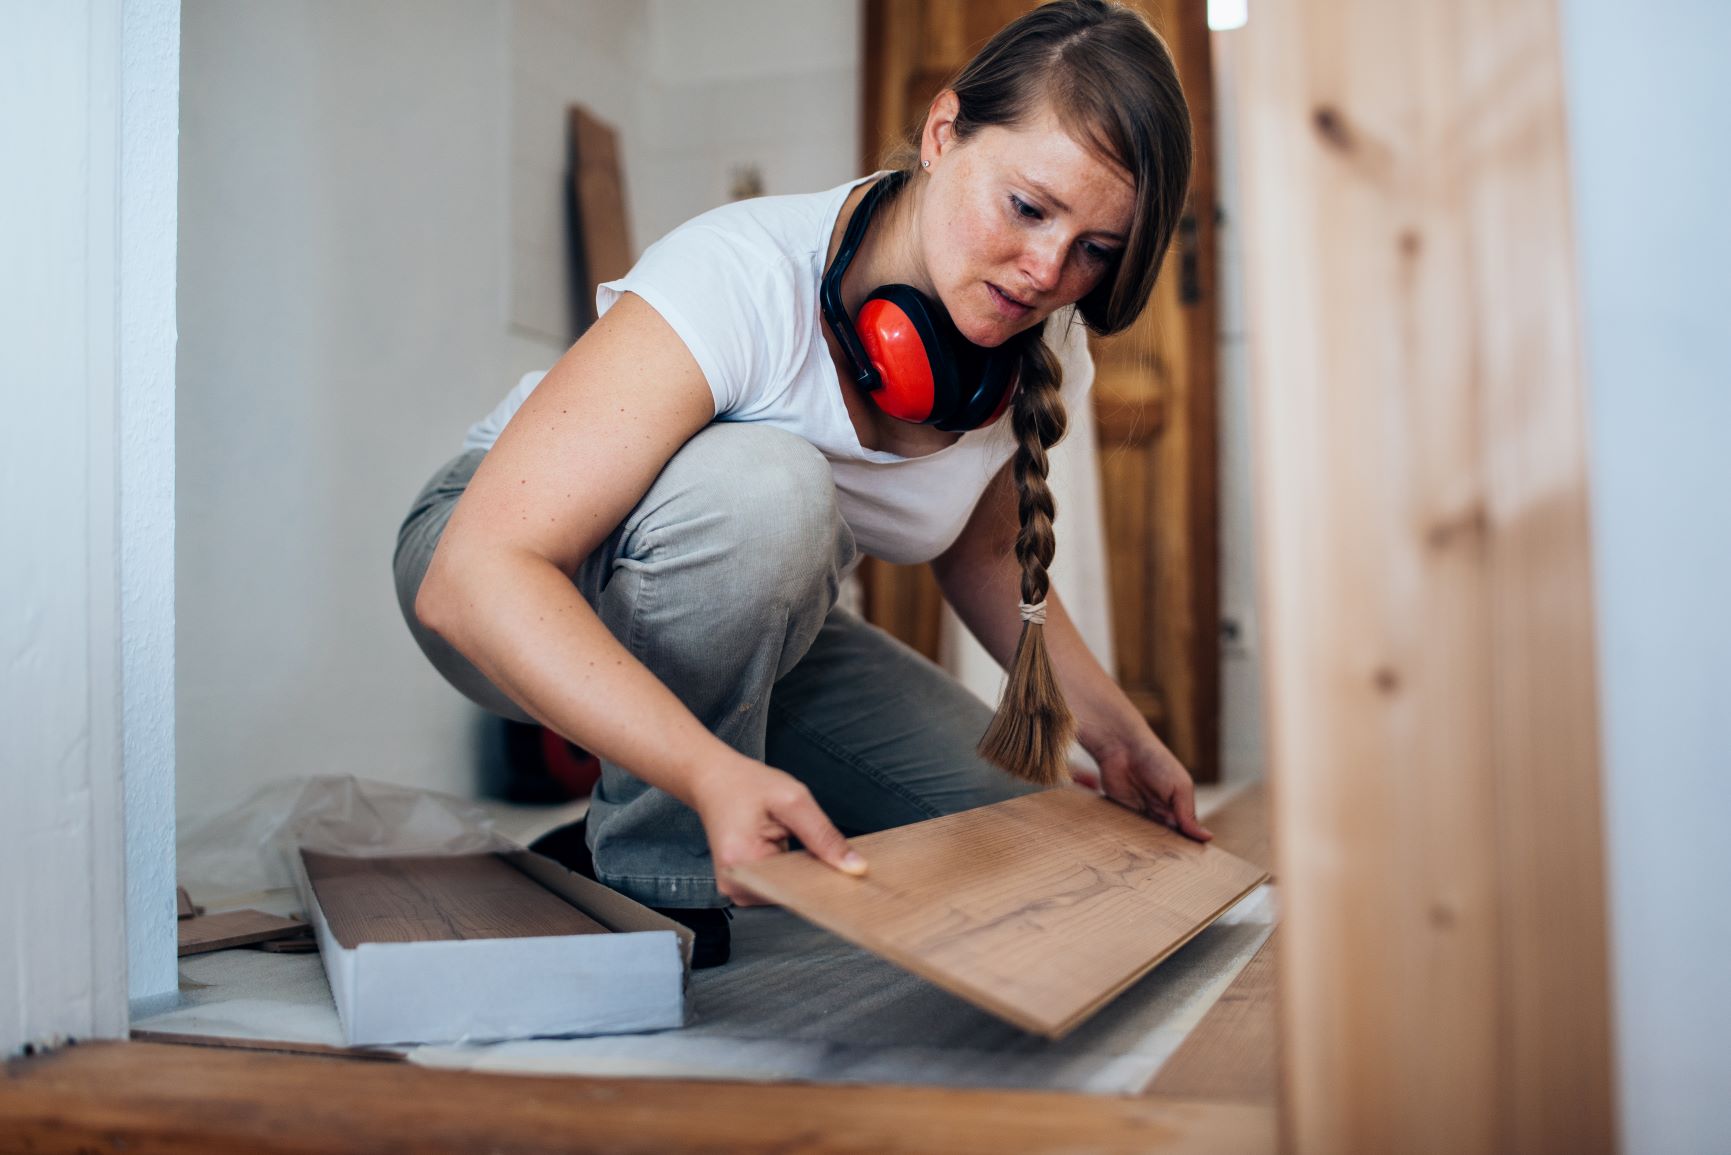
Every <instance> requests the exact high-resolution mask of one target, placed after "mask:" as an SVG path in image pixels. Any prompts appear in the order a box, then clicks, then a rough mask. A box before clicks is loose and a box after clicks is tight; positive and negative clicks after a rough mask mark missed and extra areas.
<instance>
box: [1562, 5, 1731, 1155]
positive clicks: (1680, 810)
mask: <svg viewBox="0 0 1731 1155" xmlns="http://www.w3.org/2000/svg"><path fill="white" fill-rule="evenodd" d="M1562 15H1563V20H1564V32H1565V50H1566V65H1567V69H1568V101H1569V127H1570V135H1571V142H1570V143H1571V148H1572V152H1573V164H1574V192H1575V209H1576V226H1577V251H1578V254H1579V258H1580V263H1579V270H1580V284H1581V294H1582V316H1583V319H1584V331H1585V334H1586V343H1585V350H1586V354H1587V364H1588V373H1589V378H1590V399H1591V406H1592V409H1591V422H1592V443H1591V444H1592V454H1593V523H1594V524H1593V532H1594V555H1595V556H1594V562H1595V571H1596V579H1597V583H1598V588H1597V598H1598V615H1599V663H1600V671H1601V673H1600V681H1601V699H1602V708H1603V718H1604V721H1603V725H1604V752H1605V775H1606V791H1605V815H1606V830H1607V833H1608V840H1609V860H1610V861H1609V866H1610V900H1611V926H1612V942H1613V963H1614V982H1615V992H1616V1017H1615V1029H1616V1034H1617V1038H1616V1046H1617V1062H1618V1068H1619V1071H1618V1075H1619V1077H1618V1091H1619V1099H1620V1102H1619V1109H1620V1112H1621V1122H1622V1131H1623V1146H1624V1148H1625V1149H1626V1150H1628V1151H1632V1152H1677V1153H1679V1155H1681V1153H1684V1152H1701V1151H1724V1150H1727V1149H1728V1148H1731V1094H1728V1093H1727V1092H1728V1090H1731V998H1728V997H1727V995H1726V993H1725V982H1724V978H1725V973H1726V959H1727V958H1728V957H1731V903H1728V902H1727V899H1726V896H1727V894H1728V893H1731V837H1727V834H1726V826H1727V822H1728V821H1731V734H1728V731H1727V723H1728V722H1731V453H1728V452H1727V449H1726V446H1727V439H1728V437H1731V337H1728V336H1727V334H1731V319H1728V314H1727V308H1728V306H1731V225H1728V224H1727V218H1726V215H1725V209H1726V205H1727V204H1731V152H1728V151H1727V149H1726V147H1725V141H1726V130H1725V115H1726V111H1727V109H1731V73H1727V71H1726V69H1725V64H1724V60H1723V57H1724V50H1725V48H1726V46H1727V45H1731V6H1727V5H1725V4H1723V3H1720V2H1718V0H1662V2H1660V3H1656V4H1633V3H1628V2H1627V0H1565V2H1564V3H1563V5H1562Z"/></svg>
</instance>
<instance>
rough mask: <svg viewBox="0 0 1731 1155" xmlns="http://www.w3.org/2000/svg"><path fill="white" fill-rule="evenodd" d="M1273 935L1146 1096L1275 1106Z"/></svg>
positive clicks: (1276, 1059)
mask: <svg viewBox="0 0 1731 1155" xmlns="http://www.w3.org/2000/svg"><path fill="white" fill-rule="evenodd" d="M1279 935H1280V932H1279V931H1278V930H1276V931H1275V932H1274V933H1273V934H1271V935H1269V936H1268V941H1267V942H1265V943H1263V944H1262V949H1261V950H1259V951H1257V952H1256V957H1254V958H1252V959H1251V960H1250V962H1249V964H1248V965H1246V966H1245V968H1244V969H1243V970H1242V971H1240V972H1238V977H1237V978H1235V979H1233V980H1232V985H1231V986H1229V987H1227V988H1226V991H1225V993H1223V994H1222V995H1221V996H1220V1000H1219V1001H1218V1002H1216V1003H1215V1004H1214V1006H1212V1007H1211V1008H1209V1011H1208V1013H1207V1014H1206V1015H1204V1016H1202V1021H1201V1022H1200V1023H1197V1024H1196V1027H1195V1029H1194V1030H1192V1031H1191V1032H1190V1034H1189V1036H1188V1037H1187V1038H1186V1039H1185V1040H1184V1042H1183V1043H1182V1044H1180V1045H1179V1047H1178V1050H1177V1051H1176V1052H1174V1053H1173V1055H1172V1057H1171V1058H1170V1059H1167V1060H1166V1065H1165V1066H1163V1067H1161V1068H1160V1071H1159V1073H1158V1074H1157V1075H1155V1076H1154V1081H1153V1083H1151V1084H1149V1087H1148V1090H1147V1094H1150V1095H1172V1096H1177V1097H1180V1098H1189V1097H1193V1098H1197V1099H1224V1100H1235V1101H1240V1102H1247V1103H1267V1104H1269V1105H1270V1106H1272V1105H1273V1104H1274V1101H1275V1097H1276V1095H1277V1094H1278V1093H1279V1090H1280V1072H1279V1053H1278V1052H1279V1046H1280V1041H1279V1036H1278V1035H1277V1034H1276V1033H1275V1032H1276V1027H1275V981H1274V980H1275V946H1274V943H1275V940H1276V939H1277V938H1278V937H1279Z"/></svg>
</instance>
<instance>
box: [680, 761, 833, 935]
mask: <svg viewBox="0 0 1731 1155" xmlns="http://www.w3.org/2000/svg"><path fill="white" fill-rule="evenodd" d="M693 793H694V794H695V798H694V809H696V811H697V815H698V817H699V818H701V819H702V820H703V830H704V833H705V834H707V835H708V836H709V852H710V856H711V857H712V859H713V860H714V863H715V888H716V889H717V890H719V891H720V892H721V893H722V894H723V895H725V896H727V897H728V898H730V899H732V900H733V902H734V903H735V904H736V905H739V906H758V905H761V904H764V903H765V902H766V901H767V900H765V899H763V898H761V897H759V896H758V895H756V894H753V893H752V892H751V891H750V890H748V889H747V888H746V887H744V886H743V885H741V884H740V883H739V882H737V881H735V880H734V879H733V878H732V877H730V873H731V868H732V867H735V866H739V865H742V864H744V863H747V862H755V861H757V860H758V859H760V858H768V857H769V856H770V855H772V854H780V853H781V852H782V851H784V850H786V849H787V840H788V839H789V838H797V839H799V841H800V843H801V844H802V845H803V846H804V847H805V849H806V850H808V851H810V852H811V854H812V856H813V857H814V858H816V859H818V860H819V861H820V862H824V863H827V864H828V865H830V866H832V867H834V868H835V869H837V870H839V871H841V872H842V873H844V874H852V875H855V876H858V875H862V874H864V873H865V872H866V863H865V859H863V858H861V857H860V856H859V854H858V853H857V852H856V851H854V850H853V849H852V848H850V847H849V846H848V844H847V839H845V838H843V837H842V834H841V831H839V830H837V829H836V828H835V826H834V824H832V823H831V822H830V820H829V818H828V817H827V816H826V815H825V814H824V812H823V810H822V809H821V808H820V807H819V806H818V804H817V800H816V799H815V798H813V797H812V795H811V791H810V790H808V789H807V788H806V785H805V783H803V782H801V781H800V780H799V779H797V778H795V777H794V776H793V775H791V774H787V773H784V772H783V771H780V770H777V769H775V768H773V767H771V766H766V765H764V764H763V763H762V762H756V761H753V760H751V759H749V758H744V757H741V758H740V759H739V760H738V761H737V762H734V763H732V764H730V765H729V766H728V767H727V768H726V769H725V770H713V771H711V772H710V773H709V774H707V775H705V776H704V778H703V781H702V782H701V783H700V784H699V785H698V786H697V788H696V789H695V790H694V792H693Z"/></svg>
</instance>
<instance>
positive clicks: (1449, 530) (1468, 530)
mask: <svg viewBox="0 0 1731 1155" xmlns="http://www.w3.org/2000/svg"><path fill="white" fill-rule="evenodd" d="M1490 528H1491V517H1490V513H1489V512H1488V511H1487V510H1486V509H1485V507H1484V503H1483V502H1478V501H1475V502H1473V503H1472V505H1470V506H1468V507H1467V508H1466V509H1464V510H1462V511H1461V512H1460V513H1457V514H1455V515H1453V516H1452V517H1444V518H1440V519H1438V520H1437V521H1434V522H1432V523H1431V526H1430V528H1429V529H1427V530H1425V535H1424V539H1425V542H1426V544H1428V545H1429V546H1430V547H1431V548H1432V549H1447V548H1449V547H1450V546H1452V545H1453V544H1455V542H1456V541H1458V540H1459V539H1461V538H1463V537H1464V538H1467V539H1469V540H1473V541H1477V540H1479V539H1481V538H1483V537H1484V536H1485V535H1486V534H1487V533H1489V532H1490Z"/></svg>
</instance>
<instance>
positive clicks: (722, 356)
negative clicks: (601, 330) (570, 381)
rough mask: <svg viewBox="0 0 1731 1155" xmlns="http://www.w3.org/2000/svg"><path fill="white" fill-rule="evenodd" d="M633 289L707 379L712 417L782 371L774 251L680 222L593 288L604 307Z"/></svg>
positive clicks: (779, 272)
mask: <svg viewBox="0 0 1731 1155" xmlns="http://www.w3.org/2000/svg"><path fill="white" fill-rule="evenodd" d="M625 293H636V294H637V295H638V296H639V297H641V298H643V300H644V301H646V302H648V304H649V306H650V307H651V308H653V309H654V310H655V311H656V312H657V313H659V314H661V317H662V319H663V320H665V321H666V322H667V323H668V325H670V326H672V328H673V331H674V332H675V333H677V334H679V339H680V340H682V341H684V342H685V347H686V348H687V349H689V350H690V351H691V355H692V357H693V358H695V359H696V361H697V365H698V368H700V369H702V370H703V376H704V379H705V380H706V381H708V382H709V391H710V393H711V394H712V395H713V396H714V398H715V415H716V417H726V416H729V415H731V414H736V413H740V412H742V411H745V410H748V409H749V408H750V407H751V403H752V399H753V397H754V396H756V395H757V394H758V393H760V392H762V391H763V390H765V389H768V388H771V387H773V386H774V385H775V384H777V383H778V382H779V381H780V379H781V377H782V376H784V375H785V372H786V368H787V365H786V362H787V360H788V357H787V351H786V348H787V344H788V341H787V337H788V328H789V325H790V323H791V322H792V321H793V320H794V311H795V304H794V301H793V293H792V287H791V279H790V277H789V275H788V273H787V270H786V269H785V267H784V265H783V264H782V263H781V262H779V261H777V260H776V259H775V258H773V257H770V256H766V255H764V254H763V253H761V252H754V251H752V250H751V249H750V248H749V247H748V246H747V245H746V244H744V243H743V240H742V239H741V238H739V237H736V236H734V235H732V234H730V233H728V232H727V231H725V230H723V229H719V228H715V227H712V226H709V225H702V224H688V225H685V226H683V227H682V228H678V229H675V230H674V231H673V232H671V233H669V234H667V236H665V237H663V238H662V239H661V240H659V241H657V242H655V243H654V244H653V245H651V246H649V248H648V250H647V251H645V252H644V254H643V256H642V258H641V259H639V260H638V262H637V264H636V265H635V266H633V267H632V269H631V271H630V272H629V273H627V274H626V275H625V276H624V277H621V278H620V279H619V280H617V281H608V282H606V283H604V284H602V285H601V286H599V287H598V288H597V290H596V293H595V305H596V312H597V314H598V315H599V314H604V313H606V312H607V310H608V309H610V308H612V307H613V303H614V302H615V301H617V300H618V299H619V298H620V297H621V296H623V295H624V294H625Z"/></svg>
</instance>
